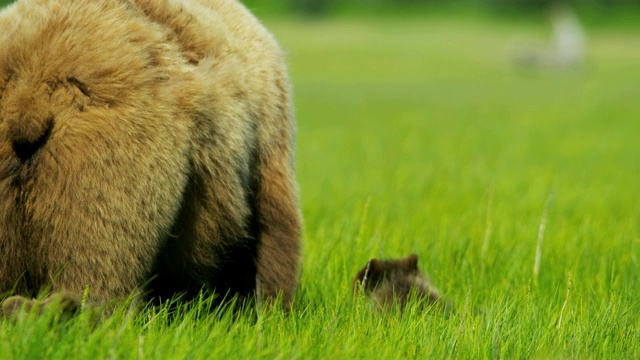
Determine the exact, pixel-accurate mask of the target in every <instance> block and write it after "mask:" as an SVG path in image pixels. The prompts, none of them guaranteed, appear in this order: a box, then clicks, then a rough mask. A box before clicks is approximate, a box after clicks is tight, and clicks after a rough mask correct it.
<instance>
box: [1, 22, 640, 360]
mask: <svg viewBox="0 0 640 360" xmlns="http://www.w3.org/2000/svg"><path fill="white" fill-rule="evenodd" d="M268 25H269V27H270V28H271V29H272V30H273V32H274V33H275V34H276V36H277V37H278V38H279V39H280V41H281V43H282V44H283V46H284V48H285V49H286V50H287V52H288V61H289V63H290V70H291V77H292V81H293V83H294V91H295V99H296V108H297V118H298V159H297V164H298V165H297V170H298V177H299V181H300V187H301V196H302V206H303V213H304V215H305V236H304V243H305V245H304V253H305V257H304V268H303V273H302V282H301V286H300V290H299V292H298V299H297V308H296V309H295V310H294V312H293V313H291V314H290V315H288V316H284V315H283V314H281V313H279V312H271V313H268V314H260V315H259V316H257V317H256V316H255V314H252V313H251V312H247V313H240V314H237V315H233V314H232V313H231V312H222V313H221V314H218V315H215V316H213V315H202V314H199V312H198V305H199V306H206V301H203V302H202V303H200V304H196V307H195V308H192V309H187V308H183V309H180V310H181V311H182V314H179V315H178V316H176V317H175V319H174V320H173V321H169V320H168V315H167V313H166V311H167V309H165V308H161V309H151V310H145V311H142V312H141V313H138V314H137V315H135V316H127V315H126V311H125V309H123V310H122V311H120V312H117V313H116V315H114V316H113V317H112V318H110V319H109V320H107V321H106V322H104V323H102V324H100V325H98V326H97V327H93V326H92V325H91V322H90V320H88V319H87V317H86V316H81V317H80V318H77V319H74V320H72V321H70V322H67V323H64V324H62V325H56V326H49V325H48V324H49V320H50V319H49V318H48V317H47V316H45V317H42V318H36V319H33V318H31V319H30V318H27V319H23V320H21V321H19V322H18V323H17V324H10V323H7V322H6V321H5V322H3V323H2V324H1V325H0V358H3V359H4V358H40V357H45V358H57V359H73V358H77V359H85V358H132V359H155V358H176V359H183V358H188V359H201V358H222V359H226V358H238V359H258V358H265V359H275V358H282V359H290V358H302V359H312V358H340V359H368V358H376V359H390V358H401V359H405V358H417V359H425V358H434V359H439V358H463V359H475V358H492V359H497V358H508V359H512V358H576V359H586V358H606V359H631V358H640V320H639V319H640V316H639V315H640V303H639V301H640V300H639V299H640V283H639V280H640V279H639V275H638V271H639V269H640V268H639V264H638V257H639V256H640V205H639V204H640V186H639V184H640V182H639V180H638V178H639V174H640V141H639V140H638V139H639V137H640V136H639V135H640V122H639V119H640V101H639V100H638V91H640V82H639V79H640V47H639V46H637V45H638V44H640V30H637V29H636V30H633V29H624V30H619V29H616V30H607V29H606V28H599V29H597V30H594V31H593V32H591V33H590V34H589V35H590V38H589V40H590V42H589V46H590V47H589V61H588V65H587V66H586V67H585V69H583V70H582V71H575V72H568V73H561V72H546V73H545V72H522V71H517V70H516V69H514V68H513V67H512V66H511V62H510V59H511V57H510V56H511V55H512V54H513V51H512V50H511V49H512V46H513V45H517V44H518V42H519V41H521V40H525V41H526V40H527V39H536V38H540V37H543V36H544V35H545V32H544V30H543V28H541V27H540V28H538V27H535V26H534V25H532V24H525V25H516V24H507V23H494V22H489V21H486V20H472V19H467V20H464V21H459V20H456V19H455V18H433V17H428V18H424V19H422V18H414V19H411V20H404V21H403V20H402V19H395V20H383V19H374V18H371V19H367V20H348V19H338V20H331V21H328V20H326V21H314V22H308V23H305V22H297V21H293V20H281V21H276V20H272V21H270V22H268ZM551 193H553V201H552V202H551V203H550V205H549V207H548V211H547V213H546V228H545V232H544V242H543V243H542V247H541V250H542V251H541V261H540V271H539V275H538V276H535V275H534V270H533V269H534V261H535V256H536V242H537V239H538V231H539V228H540V223H541V218H542V217H543V214H544V213H545V204H546V203H547V200H548V198H549V197H550V194H551ZM410 252H415V253H417V254H418V255H419V256H420V264H421V266H422V268H423V269H424V270H425V271H426V272H427V273H428V274H429V275H430V277H431V278H432V280H433V282H434V283H435V285H436V286H437V287H439V288H440V289H441V290H442V291H443V293H444V294H445V296H446V297H447V298H449V299H450V300H451V301H452V302H453V303H454V307H455V312H454V313H453V314H451V315H448V316H445V315H443V314H441V313H439V312H438V311H437V310H436V309H430V310H427V311H419V310H417V309H414V308H412V309H410V310H409V311H408V312H406V313H405V314H398V313H391V314H387V315H385V316H381V315H380V314H377V313H375V312H372V311H371V310H370V308H369V307H368V306H367V304H366V303H365V302H363V301H352V300H351V295H350V285H351V279H352V277H353V276H354V275H355V273H356V271H357V270H358V269H359V268H360V267H362V266H364V264H365V263H366V261H367V260H368V259H369V258H371V257H398V256H405V255H407V254H409V253H410ZM569 279H571V287H570V290H569V291H567V288H568V282H569ZM50 315H51V314H50Z"/></svg>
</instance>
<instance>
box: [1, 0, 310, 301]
mask: <svg viewBox="0 0 640 360" xmlns="http://www.w3.org/2000/svg"><path fill="white" fill-rule="evenodd" d="M0 49H2V50H1V51H0V254H2V256H0V294H6V295H10V294H14V295H18V296H21V297H17V298H16V297H12V298H10V299H8V300H7V301H9V303H7V304H5V305H6V306H5V307H4V310H5V311H6V312H9V313H10V312H12V311H13V309H15V308H16V307H17V305H19V304H21V303H23V304H27V306H32V305H33V303H32V302H31V300H28V298H30V297H33V296H35V295H36V294H37V293H38V291H39V290H41V289H43V288H44V287H46V286H52V293H54V294H75V295H70V296H68V298H69V301H68V302H66V303H70V304H73V303H77V301H75V300H74V299H77V294H81V293H82V292H83V291H84V290H85V288H87V287H88V293H89V300H90V301H91V302H92V303H100V302H105V301H109V300H112V299H116V298H121V297H126V296H128V295H129V294H130V293H132V292H134V291H136V290H137V289H139V288H140V286H141V285H143V284H147V283H148V282H149V280H150V279H152V278H153V279H154V280H153V281H152V282H151V284H150V285H151V286H150V289H149V290H151V291H152V294H153V295H155V296H156V297H157V298H167V297H170V296H172V295H173V294H175V293H187V294H193V293H195V292H197V291H199V290H200V289H201V288H202V287H203V286H205V287H209V288H215V290H216V291H217V292H218V293H222V294H224V293H226V292H230V293H232V294H240V295H248V294H251V293H253V292H254V290H255V288H256V283H257V281H256V279H257V280H259V284H260V286H261V288H260V292H261V293H262V294H263V295H264V296H265V298H267V299H273V298H274V297H275V296H277V295H278V294H281V295H282V297H283V299H284V301H285V303H288V302H289V301H290V300H291V298H292V296H293V294H294V291H295V289H296V286H297V283H298V272H299V263H300V259H299V256H300V255H299V253H300V250H299V248H300V244H299V243H300V240H299V239H300V227H301V216H300V213H299V206H298V199H297V186H296V182H295V177H294V169H293V163H294V135H295V134H294V119H293V115H292V110H291V108H292V107H291V99H290V91H289V82H288V78H287V74H286V69H285V66H284V64H283V59H282V54H281V51H280V48H279V47H278V45H277V43H276V42H275V40H274V39H273V38H272V36H271V35H270V34H269V33H268V32H267V31H266V30H265V29H264V28H263V27H262V25H260V23H259V22H258V21H257V20H256V19H255V18H254V17H253V16H252V15H251V14H250V13H249V12H248V11H247V10H246V9H245V8H244V7H243V6H242V5H241V4H240V3H239V2H238V1H236V0H95V1H74V0H18V2H17V3H14V4H13V5H10V6H9V7H7V8H6V9H4V10H3V11H2V12H0ZM45 304H46V303H45Z"/></svg>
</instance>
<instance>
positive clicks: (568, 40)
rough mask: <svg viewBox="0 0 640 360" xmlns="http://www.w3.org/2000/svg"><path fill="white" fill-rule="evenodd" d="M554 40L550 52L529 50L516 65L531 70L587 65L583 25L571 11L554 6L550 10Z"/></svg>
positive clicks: (542, 49)
mask: <svg viewBox="0 0 640 360" xmlns="http://www.w3.org/2000/svg"><path fill="white" fill-rule="evenodd" d="M549 19H550V22H551V29H552V38H551V44H550V46H549V47H547V48H541V47H538V48H529V49H526V50H523V51H521V52H520V53H519V54H518V55H517V57H516V64H517V65H519V66H521V67H529V68H560V69H566V68H576V67H580V66H581V65H582V63H583V62H584V57H585V52H586V40H585V34H584V30H583V29H582V26H581V25H580V21H579V20H578V17H577V16H576V15H575V13H574V12H573V11H572V10H571V8H570V7H569V6H568V5H566V4H564V3H559V4H554V5H552V6H551V8H550V10H549Z"/></svg>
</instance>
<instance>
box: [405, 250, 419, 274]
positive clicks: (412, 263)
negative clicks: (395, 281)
mask: <svg viewBox="0 0 640 360" xmlns="http://www.w3.org/2000/svg"><path fill="white" fill-rule="evenodd" d="M404 263H405V266H406V269H407V270H409V271H418V255H416V254H411V255H409V256H407V257H406V258H405V259H404Z"/></svg>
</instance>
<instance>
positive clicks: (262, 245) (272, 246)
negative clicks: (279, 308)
mask: <svg viewBox="0 0 640 360" xmlns="http://www.w3.org/2000/svg"><path fill="white" fill-rule="evenodd" d="M257 211H258V226H259V243H258V249H257V254H258V255H257V278H256V280H257V284H256V285H257V286H259V288H258V289H257V290H258V293H259V294H260V295H261V297H262V298H263V299H266V300H273V299H274V298H276V297H277V296H281V297H282V302H283V305H284V308H285V309H288V308H289V307H290V306H291V300H292V299H293V295H294V293H295V290H296V288H297V286H298V277H299V264H300V235H301V216H300V212H299V208H298V199H297V188H296V185H295V182H294V176H293V170H292V169H290V166H289V160H288V159H286V158H285V157H282V158H280V159H272V161H270V162H268V163H266V164H263V166H262V167H261V170H260V183H259V186H258V192H257Z"/></svg>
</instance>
